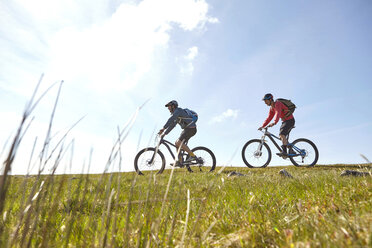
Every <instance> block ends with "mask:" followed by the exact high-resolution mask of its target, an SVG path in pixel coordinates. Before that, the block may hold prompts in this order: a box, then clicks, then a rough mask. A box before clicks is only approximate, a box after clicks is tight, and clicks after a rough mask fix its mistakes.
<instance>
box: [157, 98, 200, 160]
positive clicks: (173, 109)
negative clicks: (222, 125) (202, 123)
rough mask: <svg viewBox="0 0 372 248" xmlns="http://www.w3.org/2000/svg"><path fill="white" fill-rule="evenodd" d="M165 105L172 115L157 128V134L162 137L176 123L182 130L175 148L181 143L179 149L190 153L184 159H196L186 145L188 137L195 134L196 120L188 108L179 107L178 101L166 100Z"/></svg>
mask: <svg viewBox="0 0 372 248" xmlns="http://www.w3.org/2000/svg"><path fill="white" fill-rule="evenodd" d="M165 107H168V110H169V112H170V113H171V115H172V116H171V117H170V118H169V119H168V121H167V123H165V125H164V127H163V128H162V129H160V130H159V133H158V134H159V135H161V136H162V137H164V136H165V135H167V134H168V133H169V132H170V131H172V129H173V128H174V127H175V126H176V124H177V123H178V124H179V125H180V126H181V128H182V129H183V131H182V133H181V135H180V137H179V138H178V139H177V140H176V143H175V145H176V147H177V150H178V149H179V147H180V146H181V145H182V146H181V149H182V150H185V151H186V152H187V153H188V154H189V155H190V157H189V158H188V159H187V160H186V161H187V162H189V161H192V160H197V158H196V156H195V154H194V153H193V152H192V151H191V150H190V148H189V147H188V146H187V145H186V144H187V142H188V141H189V139H190V138H191V137H192V136H194V135H195V134H196V124H195V122H196V120H195V119H193V118H192V117H190V113H189V112H190V110H188V109H182V108H179V107H178V103H177V101H175V100H172V101H170V102H168V103H167V104H165ZM195 114H196V113H195ZM164 131H165V132H164ZM179 161H181V159H180V157H179ZM186 161H185V162H186ZM179 165H180V163H179V162H178V161H177V163H176V166H179Z"/></svg>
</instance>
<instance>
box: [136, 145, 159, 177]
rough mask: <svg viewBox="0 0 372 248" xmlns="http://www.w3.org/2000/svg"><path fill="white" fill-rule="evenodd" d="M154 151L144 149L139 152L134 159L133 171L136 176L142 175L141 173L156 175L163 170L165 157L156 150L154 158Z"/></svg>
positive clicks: (152, 149)
mask: <svg viewBox="0 0 372 248" xmlns="http://www.w3.org/2000/svg"><path fill="white" fill-rule="evenodd" d="M155 151H156V149H155V148H153V147H148V148H144V149H142V150H141V151H139V152H138V153H137V155H136V157H135V158H134V169H135V170H136V172H137V173H138V175H144V174H143V172H145V173H146V172H151V171H156V174H161V173H162V172H163V171H164V168H165V157H164V155H163V153H162V152H161V151H160V150H159V149H158V150H157V153H156V154H155V156H154V153H155Z"/></svg>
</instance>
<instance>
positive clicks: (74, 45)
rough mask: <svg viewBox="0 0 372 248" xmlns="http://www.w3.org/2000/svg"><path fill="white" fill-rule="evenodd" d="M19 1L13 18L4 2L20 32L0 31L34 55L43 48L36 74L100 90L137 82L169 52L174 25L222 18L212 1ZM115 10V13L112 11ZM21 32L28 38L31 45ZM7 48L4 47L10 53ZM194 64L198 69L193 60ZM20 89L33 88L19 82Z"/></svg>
mask: <svg viewBox="0 0 372 248" xmlns="http://www.w3.org/2000/svg"><path fill="white" fill-rule="evenodd" d="M3 5H4V4H3ZM16 5H17V7H18V10H17V13H13V16H12V14H11V13H12V12H11V11H9V9H10V8H7V7H8V6H5V5H4V6H5V7H2V6H0V13H2V12H5V13H8V15H7V16H6V17H0V18H1V19H0V20H1V21H2V22H3V21H4V23H9V20H10V19H12V21H13V22H11V23H13V24H15V23H17V29H16V30H17V31H11V30H12V28H13V27H11V26H9V27H4V26H3V27H2V28H1V29H0V30H1V32H2V33H5V34H8V35H9V36H10V37H7V38H8V40H14V41H15V42H16V44H17V46H19V47H18V49H19V48H20V49H27V51H28V52H31V53H32V49H31V50H30V49H29V48H30V47H37V48H38V49H37V54H33V57H38V59H39V60H40V59H41V60H42V61H43V62H44V63H43V65H44V66H45V68H44V69H43V68H40V69H39V70H42V71H37V72H36V75H40V73H41V72H45V73H46V75H47V76H48V77H50V78H53V80H56V79H64V80H65V81H66V82H68V81H69V82H73V83H74V84H76V83H78V84H82V85H83V86H86V87H89V88H93V89H95V90H97V91H103V90H104V91H107V90H113V91H118V90H119V91H120V90H126V89H128V88H131V87H133V86H135V85H136V84H137V83H138V82H139V81H140V80H141V79H142V78H143V76H144V75H145V74H146V73H148V72H149V71H150V70H153V69H154V68H156V65H157V64H159V63H158V61H162V60H161V59H160V58H158V57H155V56H158V55H159V54H166V49H167V45H168V41H169V40H170V31H171V30H172V28H174V27H179V28H181V29H184V30H187V31H192V30H194V29H197V28H203V27H204V26H205V24H206V23H216V22H217V21H218V20H217V19H216V18H211V17H209V16H208V15H207V12H208V4H207V3H206V2H205V1H204V0H157V1H153V0H143V1H141V2H139V3H137V4H134V3H130V4H129V3H123V4H121V5H120V6H118V7H117V8H115V7H113V6H109V4H107V2H106V1H97V2H95V3H94V4H92V3H91V2H90V1H81V2H76V1H72V0H67V1H65V0H64V1H62V0H61V1H54V2H53V4H50V2H49V1H46V0H37V1H36V2H33V3H32V4H30V3H29V2H28V1H24V0H17V1H16V2H15V5H14V6H16ZM14 6H12V8H14ZM7 9H8V10H7ZM110 9H114V11H113V12H112V11H111V13H110V11H109V10H110ZM1 10H2V11H1ZM14 14H17V15H18V16H14ZM3 16H5V15H3ZM20 16H22V17H20ZM25 23H27V24H25ZM5 31H6V32H5ZM19 35H21V36H22V37H25V38H27V39H26V40H27V42H26V43H27V44H26V43H25V42H23V41H24V39H23V38H22V37H19ZM0 41H1V40H0ZM0 44H2V43H0ZM3 48H4V49H1V48H0V51H2V50H4V51H7V49H6V47H4V46H3ZM158 51H161V53H159V52H158ZM164 51H165V53H164ZM13 54H14V53H9V58H8V60H10V61H16V59H14V57H15V55H13ZM196 54H197V48H196V51H195V48H191V50H190V51H189V54H188V56H191V57H189V58H188V59H191V60H192V59H193V58H194V57H195V56H196ZM18 56H19V55H18ZM22 59H23V60H25V59H26V58H22ZM28 59H32V58H28ZM33 63H34V61H28V64H33ZM1 64H2V63H1ZM4 64H7V63H4ZM190 68H191V70H192V69H193V67H192V64H191V67H189V69H190ZM0 76H2V75H1V74H0ZM7 77H8V78H9V76H7ZM14 81H20V80H14ZM14 90H21V91H22V90H23V91H29V89H27V90H26V89H24V88H22V87H19V85H18V87H17V86H14Z"/></svg>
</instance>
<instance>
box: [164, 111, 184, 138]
mask: <svg viewBox="0 0 372 248" xmlns="http://www.w3.org/2000/svg"><path fill="white" fill-rule="evenodd" d="M180 112H181V111H180V109H175V110H174V112H173V114H172V116H171V117H170V118H169V119H168V121H167V123H165V125H164V127H163V128H164V129H166V130H165V133H164V134H168V133H169V132H170V131H172V129H173V128H174V127H175V126H176V124H177V118H178V116H179V115H180Z"/></svg>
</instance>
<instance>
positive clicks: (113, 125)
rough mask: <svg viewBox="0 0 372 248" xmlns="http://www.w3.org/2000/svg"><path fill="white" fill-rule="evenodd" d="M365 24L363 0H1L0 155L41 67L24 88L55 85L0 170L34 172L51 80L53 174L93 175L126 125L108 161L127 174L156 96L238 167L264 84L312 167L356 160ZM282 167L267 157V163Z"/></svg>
mask: <svg viewBox="0 0 372 248" xmlns="http://www.w3.org/2000/svg"><path fill="white" fill-rule="evenodd" d="M371 26H372V2H371V1H369V0H355V1H346V0H337V1H335V0H314V1H305V0H300V1H298V0H296V1H295V0H288V1H258V0H228V1H217V0H138V1H135V0H127V1H126V0H123V1H120V0H111V1H110V0H109V1H107V0H93V1H87V0H78V1H76V0H63V1H62V0H55V1H47V0H35V1H26V0H9V1H1V2H0V54H1V56H0V115H1V117H2V121H1V124H0V126H1V128H0V146H1V148H2V149H1V159H2V160H4V159H5V157H6V154H7V152H8V151H9V148H10V142H11V140H12V138H13V137H14V135H15V133H16V130H17V128H18V126H19V123H20V120H21V117H22V114H23V111H24V109H25V106H26V104H27V103H28V101H29V100H30V99H31V96H32V93H33V91H34V89H35V87H36V85H37V83H38V81H39V80H40V78H41V76H42V75H43V77H42V80H41V85H40V88H39V90H38V93H37V96H40V95H41V94H42V93H43V92H44V91H45V90H46V89H47V88H49V87H50V86H51V85H53V84H54V83H57V84H56V85H55V86H53V87H52V88H51V90H49V91H48V93H47V94H46V95H45V97H43V98H42V99H41V101H40V102H39V103H38V105H37V106H36V108H35V110H34V111H33V112H32V114H31V116H30V118H33V119H32V122H31V124H30V126H29V128H28V129H27V132H26V134H25V136H24V137H23V139H22V142H21V144H20V146H19V150H18V152H17V156H16V159H15V162H14V164H13V167H12V171H11V173H12V174H27V173H31V174H33V173H37V172H38V169H39V168H40V165H39V164H38V161H39V160H38V155H39V154H40V152H41V150H42V144H43V142H44V140H45V137H46V136H47V131H48V126H49V123H50V119H51V114H52V112H53V106H54V103H55V101H56V98H57V95H58V89H59V85H60V84H61V82H62V81H63V83H62V86H61V91H60V94H59V98H58V104H57V107H56V110H55V114H54V118H53V121H52V129H51V137H52V139H51V141H50V144H51V146H50V147H51V148H50V150H49V151H48V152H49V153H51V151H52V148H53V147H54V146H57V145H58V144H59V143H58V141H59V140H60V139H61V137H63V136H64V134H66V132H68V133H67V136H66V138H65V139H64V149H65V150H66V153H65V154H64V158H63V161H62V162H61V164H60V166H59V167H58V169H57V173H81V172H84V173H86V172H89V173H101V172H103V171H104V170H105V167H106V161H107V160H108V158H109V155H110V152H111V150H112V148H113V147H114V144H115V142H116V141H117V139H118V132H120V131H121V130H123V129H124V128H125V127H129V126H130V129H129V132H128V133H127V131H128V129H125V130H126V131H125V132H124V133H125V134H127V135H125V139H124V140H123V141H122V145H121V155H122V163H121V164H120V163H118V162H115V163H113V164H112V165H110V168H108V170H109V171H131V170H133V160H134V156H135V154H136V153H137V152H138V150H139V149H142V148H144V147H147V146H154V145H155V144H156V140H155V134H156V133H157V131H158V130H159V129H161V128H162V126H163V125H164V124H165V122H166V121H167V119H168V118H169V117H170V114H169V111H168V110H167V108H165V107H164V105H165V103H167V102H168V101H170V100H177V101H178V102H179V105H180V107H183V108H189V109H192V110H194V111H196V112H197V113H198V115H199V119H198V122H197V125H198V132H197V134H196V135H195V136H194V137H193V138H192V139H191V140H190V142H189V145H190V147H195V146H199V145H202V146H206V147H209V148H210V149H211V150H212V151H213V152H214V153H215V155H216V158H217V166H245V165H244V163H243V160H242V158H241V149H242V147H243V145H244V144H245V143H246V142H247V141H248V140H250V139H253V138H260V137H261V133H260V132H259V131H258V130H257V128H258V127H260V126H261V125H262V123H263V121H264V120H265V119H266V117H267V115H268V112H269V108H268V107H267V106H266V105H265V104H264V103H263V101H262V97H263V95H265V94H266V93H272V94H273V95H274V98H276V97H278V98H279V97H281V98H287V99H291V100H292V101H293V102H294V103H295V104H296V106H297V109H296V111H295V113H294V116H295V120H296V128H295V129H293V131H292V132H291V135H290V140H294V139H296V138H308V139H310V140H312V141H313V142H314V143H315V144H316V145H317V147H318V149H319V152H320V157H319V161H318V164H339V163H342V164H344V163H349V164H350V163H353V164H354V163H355V164H359V163H365V162H366V160H365V159H364V158H363V157H362V156H361V154H362V155H364V156H365V157H366V158H368V159H369V160H372V132H371V129H372V111H371V107H370V104H368V102H369V98H370V97H371V96H372V82H371V81H372V70H371V68H372V46H371V44H372V32H371V31H370V28H371ZM140 107H141V108H140ZM81 118H82V120H81V121H79V120H80V119H81ZM78 121H79V122H78ZM76 122H78V123H77V125H76V126H74V127H73V128H72V130H71V131H67V130H69V129H70V128H71V127H72V126H73V125H74V124H75V123H76ZM128 123H129V124H128ZM279 127H280V124H278V125H276V126H274V127H273V128H272V129H271V131H272V132H273V133H274V134H278V132H279ZM181 131H182V130H181V129H180V128H179V127H176V128H175V129H174V130H173V131H172V132H171V133H170V134H169V135H168V136H166V138H167V139H169V140H170V141H172V142H174V141H175V140H176V139H177V138H178V137H179V134H180V132H181ZM270 147H271V148H272V151H273V153H275V152H276V150H275V147H274V146H273V145H272V144H271V143H270ZM167 162H168V163H170V162H171V161H170V160H169V158H168V160H167ZM286 164H289V161H287V160H283V159H280V158H275V157H274V158H273V160H272V161H271V163H270V165H269V166H276V165H286ZM88 165H89V166H88ZM52 167H53V163H48V164H47V165H46V167H45V170H44V171H43V172H44V173H48V172H50V171H51V168H52ZM88 168H89V169H88Z"/></svg>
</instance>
